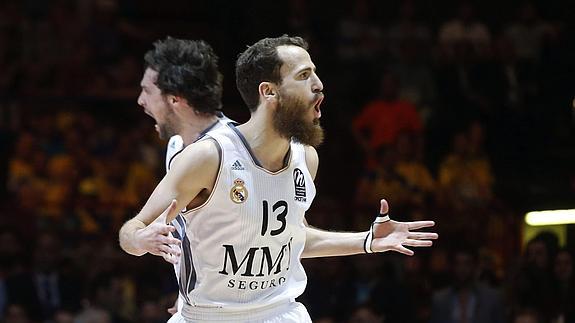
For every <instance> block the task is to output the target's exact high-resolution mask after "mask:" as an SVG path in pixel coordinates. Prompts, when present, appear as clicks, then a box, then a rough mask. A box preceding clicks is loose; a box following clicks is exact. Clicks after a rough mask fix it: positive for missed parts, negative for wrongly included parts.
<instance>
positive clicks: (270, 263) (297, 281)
mask: <svg viewBox="0 0 575 323" xmlns="http://www.w3.org/2000/svg"><path fill="white" fill-rule="evenodd" d="M205 138H212V139H213V140H215V141H216V142H217V145H218V146H219V148H220V167H219V171H218V175H217V179H216V182H215V184H214V188H213V190H212V193H211V195H210V196H209V198H208V200H207V201H206V202H205V203H204V204H203V205H201V206H199V207H197V208H195V209H193V210H188V211H185V212H183V213H182V214H183V215H184V217H185V218H186V224H187V226H186V233H187V237H188V238H189V240H190V246H191V251H192V253H191V254H192V264H191V265H192V268H193V271H194V274H193V276H194V278H195V280H194V281H192V282H191V283H190V285H189V286H188V290H187V294H186V297H185V302H186V304H184V308H183V311H182V314H183V315H184V317H186V318H188V319H194V313H195V311H197V312H198V313H199V312H204V313H205V311H206V309H208V310H213V311H214V312H215V313H219V312H221V313H225V312H226V311H235V312H237V311H240V312H241V311H247V310H250V309H257V308H261V307H262V306H266V305H270V304H275V303H281V302H285V301H290V300H291V301H293V300H294V299H295V298H296V297H297V296H299V295H301V294H302V293H303V291H304V289H305V286H306V283H307V277H306V274H305V271H304V269H303V266H302V264H301V262H300V256H301V253H302V252H303V249H304V245H305V237H306V236H305V227H304V213H305V211H307V209H308V208H309V206H310V205H311V202H312V200H313V198H314V197H315V185H314V183H313V179H312V177H311V175H310V173H309V171H308V168H307V164H306V159H305V149H304V146H303V145H301V144H299V143H296V142H293V141H292V142H291V143H290V152H289V153H288V156H287V157H286V164H285V167H284V168H282V169H281V170H279V171H277V172H270V171H267V170H265V169H264V168H263V167H261V166H260V165H259V162H258V161H257V159H256V158H255V157H254V155H253V153H251V150H250V148H249V146H248V144H247V142H246V140H245V138H244V137H243V136H242V135H241V133H240V132H239V131H238V130H237V129H236V128H235V127H234V126H233V125H232V124H228V125H226V126H225V127H220V128H218V129H216V130H213V131H210V132H208V134H207V135H206V137H205ZM195 309H196V310H195Z"/></svg>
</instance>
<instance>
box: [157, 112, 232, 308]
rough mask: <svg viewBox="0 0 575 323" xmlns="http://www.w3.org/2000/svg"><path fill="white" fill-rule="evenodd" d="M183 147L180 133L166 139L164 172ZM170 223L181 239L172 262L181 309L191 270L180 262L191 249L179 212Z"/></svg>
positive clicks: (218, 124)
mask: <svg viewBox="0 0 575 323" xmlns="http://www.w3.org/2000/svg"><path fill="white" fill-rule="evenodd" d="M228 122H233V121H232V120H231V119H229V118H227V117H225V116H223V115H221V116H220V117H219V119H218V121H217V122H216V123H214V124H213V125H212V126H210V127H208V129H206V130H204V131H203V132H202V133H201V134H200V136H199V137H198V139H199V138H201V137H203V136H204V135H205V134H206V133H207V132H208V131H210V130H212V129H217V128H219V127H221V126H223V125H225V124H226V123H228ZM183 149H184V140H183V139H182V137H181V136H180V135H174V136H172V137H170V140H169V141H168V146H167V149H166V173H167V172H168V171H169V170H170V165H171V162H172V160H173V159H174V157H175V156H176V155H178V154H179V153H180V152H181V151H182V150H183ZM171 225H173V226H174V227H175V228H176V231H175V232H174V233H173V236H174V237H175V238H177V239H179V240H180V241H182V245H181V249H182V254H181V257H180V261H179V262H178V263H176V264H174V272H175V274H176V279H177V280H178V286H179V291H180V296H179V297H178V311H181V309H182V305H183V302H182V301H181V297H182V295H185V290H186V288H185V286H187V285H188V281H189V280H190V274H191V272H190V271H189V270H188V267H187V266H186V265H181V264H190V263H191V262H190V260H189V259H191V250H190V242H189V240H188V238H187V237H186V223H185V219H184V217H183V216H182V215H181V213H180V214H178V215H177V216H176V218H175V219H174V220H172V222H171Z"/></svg>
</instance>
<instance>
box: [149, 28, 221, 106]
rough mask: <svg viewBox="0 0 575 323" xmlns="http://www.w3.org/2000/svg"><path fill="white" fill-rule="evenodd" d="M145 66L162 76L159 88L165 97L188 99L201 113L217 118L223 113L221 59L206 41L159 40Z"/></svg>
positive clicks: (157, 81) (169, 38)
mask: <svg viewBox="0 0 575 323" xmlns="http://www.w3.org/2000/svg"><path fill="white" fill-rule="evenodd" d="M144 64H145V67H146V68H150V69H152V70H154V71H156V72H157V73H158V78H157V80H156V86H158V88H159V89H160V90H161V91H162V94H164V95H168V94H171V95H175V96H179V97H182V98H184V99H186V100H187V101H188V104H190V105H191V106H192V107H193V108H194V109H195V110H196V111H197V112H199V113H205V114H216V112H217V111H218V110H220V109H221V106H222V79H223V77H222V74H221V73H220V72H219V70H218V56H216V54H215V53H214V51H213V49H212V47H211V46H210V45H208V44H207V43H206V42H204V41H203V40H185V39H176V38H172V37H167V38H166V39H164V40H158V41H156V42H155V43H154V49H152V50H150V51H148V52H147V53H146V55H145V56H144Z"/></svg>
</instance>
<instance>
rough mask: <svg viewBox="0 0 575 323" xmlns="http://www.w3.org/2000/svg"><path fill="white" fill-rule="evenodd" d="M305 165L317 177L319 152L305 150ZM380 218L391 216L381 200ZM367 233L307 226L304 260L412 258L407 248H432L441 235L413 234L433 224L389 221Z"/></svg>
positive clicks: (430, 233)
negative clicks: (380, 255)
mask: <svg viewBox="0 0 575 323" xmlns="http://www.w3.org/2000/svg"><path fill="white" fill-rule="evenodd" d="M306 162H307V165H308V169H309V171H310V174H311V175H312V177H313V178H315V175H316V174H317V169H318V165H319V158H318V155H317V151H316V150H315V149H314V148H313V147H310V146H307V147H306ZM379 212H380V214H381V215H382V216H385V215H387V214H388V213H389V205H388V204H387V201H385V200H382V201H381V205H380V210H379ZM377 222H380V221H376V223H374V224H373V226H372V227H371V228H370V230H369V231H364V232H330V231H325V230H320V229H317V228H314V227H311V226H310V225H308V223H307V221H306V223H305V225H306V244H305V248H304V251H303V253H302V257H303V258H314V257H332V256H346V255H354V254H362V253H366V252H369V253H371V252H385V251H396V252H399V253H403V254H405V255H410V256H411V255H413V254H414V253H413V250H410V249H408V248H406V247H430V246H431V245H432V244H433V242H432V240H435V239H437V237H438V235H437V233H434V232H413V230H418V229H422V228H428V227H433V226H434V225H435V222H433V221H415V222H398V221H393V220H388V221H385V222H381V223H377Z"/></svg>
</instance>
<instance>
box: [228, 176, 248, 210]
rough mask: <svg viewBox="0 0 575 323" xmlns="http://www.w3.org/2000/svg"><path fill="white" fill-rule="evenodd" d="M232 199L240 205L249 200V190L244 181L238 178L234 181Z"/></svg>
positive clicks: (231, 191)
mask: <svg viewBox="0 0 575 323" xmlns="http://www.w3.org/2000/svg"><path fill="white" fill-rule="evenodd" d="M230 198H231V199H232V201H234V203H238V204H240V203H244V202H245V201H246V200H247V199H248V190H247V189H246V187H245V186H244V181H243V180H242V179H240V178H238V179H236V180H235V181H234V186H233V187H232V189H231V190H230Z"/></svg>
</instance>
